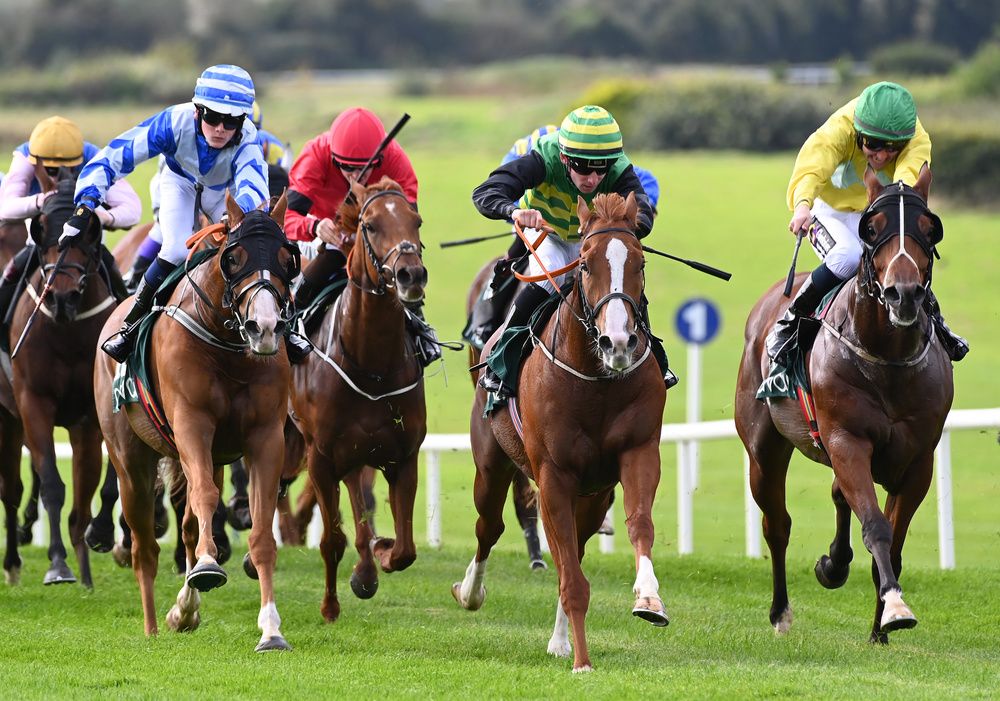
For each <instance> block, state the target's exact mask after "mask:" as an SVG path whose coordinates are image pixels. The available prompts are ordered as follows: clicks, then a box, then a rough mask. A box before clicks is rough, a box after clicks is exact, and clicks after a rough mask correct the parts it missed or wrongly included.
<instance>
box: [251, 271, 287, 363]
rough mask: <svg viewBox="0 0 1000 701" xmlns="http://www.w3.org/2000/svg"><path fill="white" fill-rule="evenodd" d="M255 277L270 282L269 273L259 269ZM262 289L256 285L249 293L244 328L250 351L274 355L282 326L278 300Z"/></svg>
mask: <svg viewBox="0 0 1000 701" xmlns="http://www.w3.org/2000/svg"><path fill="white" fill-rule="evenodd" d="M256 279H257V280H264V281H268V282H270V280H271V273H269V272H268V271H266V270H261V271H259V272H258V273H257V277H256ZM264 290H265V288H264V287H258V288H257V290H256V291H255V292H254V293H252V294H251V296H250V299H249V301H248V302H247V309H246V320H247V322H246V327H245V328H246V334H247V340H248V341H249V343H250V350H251V352H253V353H254V354H255V355H274V354H276V353H277V352H278V345H279V343H280V341H281V335H282V333H281V332H283V331H284V328H283V322H282V321H281V309H280V307H279V306H278V300H277V299H275V297H274V295H273V294H270V293H267V292H264ZM279 325H280V326H279ZM279 329H280V330H279Z"/></svg>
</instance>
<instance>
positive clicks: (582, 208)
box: [576, 195, 590, 229]
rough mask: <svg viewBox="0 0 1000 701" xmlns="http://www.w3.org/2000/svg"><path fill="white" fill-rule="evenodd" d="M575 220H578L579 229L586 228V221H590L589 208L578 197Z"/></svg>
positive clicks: (578, 196)
mask: <svg viewBox="0 0 1000 701" xmlns="http://www.w3.org/2000/svg"><path fill="white" fill-rule="evenodd" d="M576 218H577V219H579V220H580V228H581V229H584V228H585V227H586V226H587V220H588V219H590V207H588V206H587V201H586V200H584V199H583V198H582V197H580V195H577V196H576Z"/></svg>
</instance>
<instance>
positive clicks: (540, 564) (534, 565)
mask: <svg viewBox="0 0 1000 701" xmlns="http://www.w3.org/2000/svg"><path fill="white" fill-rule="evenodd" d="M548 568H549V566H548V565H546V564H545V560H532V561H531V569H532V570H547V569H548Z"/></svg>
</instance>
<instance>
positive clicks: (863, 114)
mask: <svg viewBox="0 0 1000 701" xmlns="http://www.w3.org/2000/svg"><path fill="white" fill-rule="evenodd" d="M854 128H855V129H857V130H858V133H859V134H864V135H865V136H871V137H873V138H876V139H884V140H886V141H902V140H906V139H912V138H913V135H914V134H915V133H916V130H917V106H916V104H915V103H914V102H913V95H911V94H910V91H909V90H907V89H906V88H904V87H903V86H902V85H898V84H896V83H890V82H888V81H882V82H881V83H875V84H873V85H869V86H868V87H867V88H865V89H864V90H863V91H862V92H861V96H860V97H859V98H858V103H857V105H855V107H854Z"/></svg>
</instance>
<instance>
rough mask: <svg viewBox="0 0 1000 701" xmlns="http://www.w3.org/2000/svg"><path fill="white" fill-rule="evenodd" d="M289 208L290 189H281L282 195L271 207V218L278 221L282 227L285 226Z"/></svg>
mask: <svg viewBox="0 0 1000 701" xmlns="http://www.w3.org/2000/svg"><path fill="white" fill-rule="evenodd" d="M287 208H288V190H287V188H286V189H284V190H282V191H281V197H279V198H278V201H277V202H275V203H274V206H273V207H271V219H273V220H274V221H276V222H277V223H278V226H280V227H281V228H284V227H285V210H286V209H287Z"/></svg>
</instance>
